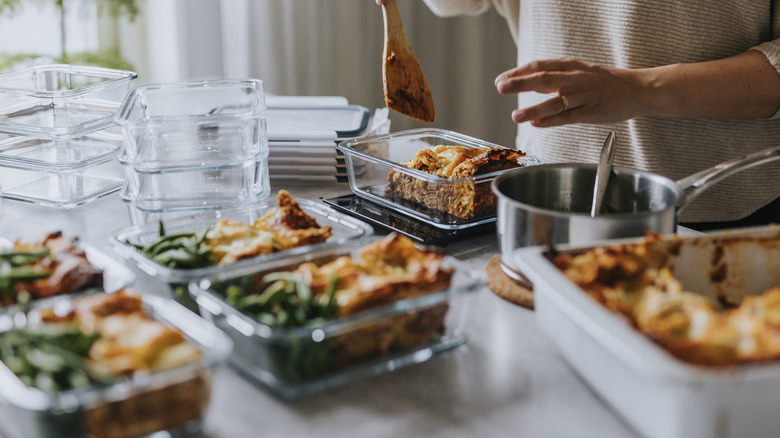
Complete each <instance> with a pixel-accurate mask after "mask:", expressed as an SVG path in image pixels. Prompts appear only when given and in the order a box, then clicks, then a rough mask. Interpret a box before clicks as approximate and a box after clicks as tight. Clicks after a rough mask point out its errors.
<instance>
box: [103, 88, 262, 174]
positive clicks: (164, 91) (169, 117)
mask: <svg viewBox="0 0 780 438" xmlns="http://www.w3.org/2000/svg"><path fill="white" fill-rule="evenodd" d="M265 116H266V106H265V95H264V91H263V83H262V81H259V80H253V79H252V80H215V81H202V82H182V83H168V84H153V85H146V86H141V87H137V88H135V89H133V90H132V91H131V92H130V93H129V94H128V95H127V97H126V98H125V100H124V101H123V102H122V107H121V108H120V110H119V111H118V112H117V114H116V117H115V119H114V120H115V121H116V123H117V124H118V125H120V126H121V127H122V132H123V135H124V138H125V150H124V151H123V160H124V161H125V162H128V163H131V164H132V165H133V167H134V168H135V169H136V170H138V171H146V172H153V171H163V170H165V169H169V168H179V167H195V166H218V165H233V164H236V163H244V162H247V161H251V160H254V159H256V158H259V157H262V156H267V155H268V134H267V128H266V118H265Z"/></svg>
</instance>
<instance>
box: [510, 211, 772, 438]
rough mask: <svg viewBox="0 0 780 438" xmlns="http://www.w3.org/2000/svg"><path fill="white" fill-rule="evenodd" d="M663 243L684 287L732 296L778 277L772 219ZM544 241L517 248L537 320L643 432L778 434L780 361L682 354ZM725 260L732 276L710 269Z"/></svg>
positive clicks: (669, 436)
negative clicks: (593, 287)
mask: <svg viewBox="0 0 780 438" xmlns="http://www.w3.org/2000/svg"><path fill="white" fill-rule="evenodd" d="M639 241H641V240H621V241H603V242H597V243H593V244H589V245H587V246H567V247H561V248H557V250H558V251H563V252H572V253H576V252H580V251H584V250H587V249H590V248H596V247H608V246H611V245H617V244H625V243H629V244H630V243H632V242H639ZM670 242H671V243H670ZM656 245H668V247H667V250H668V253H669V257H668V261H667V262H666V264H665V265H664V266H668V267H670V268H671V269H672V270H673V272H674V275H675V277H676V278H677V279H678V280H679V281H680V282H681V283H682V285H683V287H684V288H685V290H689V291H697V292H698V291H701V292H702V293H704V294H705V295H709V294H712V296H714V295H715V294H716V293H717V294H725V295H726V296H728V297H730V298H732V299H733V298H740V297H743V296H746V295H748V294H755V293H761V292H763V291H764V290H767V289H768V288H769V287H770V286H772V285H780V229H778V228H777V227H775V226H770V227H758V228H745V229H735V230H731V231H722V232H715V233H711V234H706V235H701V236H674V235H670V236H667V238H666V239H665V240H664V241H662V242H658V243H656ZM661 248H664V247H661ZM544 251H545V249H544V248H543V247H527V248H522V249H519V250H516V251H515V253H514V257H515V261H516V262H517V263H518V266H520V267H521V269H522V271H523V273H524V274H526V275H527V276H528V278H529V279H530V280H531V282H532V283H533V285H534V297H535V298H534V299H535V309H536V319H537V322H538V324H539V327H540V329H541V330H542V332H544V333H545V334H546V335H547V336H548V337H549V338H550V339H551V340H552V341H553V342H554V343H555V345H556V346H557V347H558V349H559V350H560V352H561V353H562V355H563V357H564V359H566V361H567V362H568V363H569V364H570V365H571V366H572V368H573V369H574V370H575V371H576V372H577V373H579V374H580V375H581V376H582V377H583V378H584V379H585V380H586V381H587V382H588V383H589V385H590V387H591V388H592V389H593V390H594V391H595V392H596V393H598V394H599V395H600V396H601V398H602V399H603V400H604V401H605V402H606V403H607V404H609V405H610V406H611V407H612V408H613V409H614V410H615V411H616V412H617V413H618V414H619V415H620V416H622V417H623V418H624V419H625V420H626V421H627V422H628V423H629V424H631V425H632V426H633V427H634V428H635V429H636V430H637V431H638V432H640V433H641V434H642V435H644V436H647V437H664V438H682V437H685V438H699V437H700V438H704V437H724V438H728V437H734V438H736V437H759V436H775V435H777V431H778V430H780V416H778V415H777V408H776V401H777V395H776V394H778V392H780V361H770V362H764V363H755V364H743V365H736V366H729V367H710V366H702V365H693V364H691V363H688V362H684V361H682V360H679V359H677V358H675V357H674V356H672V355H671V354H670V353H668V352H667V351H666V350H664V349H663V348H662V347H660V346H659V345H658V344H656V343H654V342H653V341H652V340H651V339H650V338H648V337H646V336H644V335H643V334H642V333H640V332H639V331H637V330H635V329H634V328H633V327H632V326H631V325H630V324H629V323H628V322H627V321H626V320H625V318H624V317H622V316H621V315H617V314H614V313H612V312H610V311H609V310H607V309H606V308H605V307H603V306H601V305H600V304H599V303H598V302H596V301H595V300H593V299H592V298H591V297H589V296H588V295H587V294H586V293H585V292H584V291H582V290H581V289H580V288H579V287H577V286H576V285H575V284H574V283H573V282H571V281H570V280H569V279H568V278H567V277H566V276H565V275H564V274H563V273H562V272H561V271H559V270H558V269H557V268H556V267H555V266H554V265H553V264H552V263H551V262H550V261H549V260H548V259H547V257H546V256H545V254H544ZM721 265H722V266H723V267H725V268H726V269H725V271H724V273H725V274H726V276H725V278H716V277H717V276H712V275H711V273H712V272H713V269H714V268H716V267H717V266H721ZM719 280H723V281H719ZM707 292H708V293H707Z"/></svg>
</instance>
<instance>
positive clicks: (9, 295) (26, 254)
mask: <svg viewBox="0 0 780 438" xmlns="http://www.w3.org/2000/svg"><path fill="white" fill-rule="evenodd" d="M49 254H50V253H49V249H48V248H44V247H42V248H36V249H34V250H31V251H15V250H12V251H8V252H0V307H2V306H3V305H4V304H14V303H16V302H18V301H19V296H18V293H17V290H16V289H17V288H16V285H17V284H18V283H23V282H28V281H34V280H39V279H42V278H48V277H50V276H51V272H49V271H41V270H39V269H35V268H34V265H35V264H36V263H37V262H38V261H39V260H41V259H43V258H44V257H47V256H48V255H49Z"/></svg>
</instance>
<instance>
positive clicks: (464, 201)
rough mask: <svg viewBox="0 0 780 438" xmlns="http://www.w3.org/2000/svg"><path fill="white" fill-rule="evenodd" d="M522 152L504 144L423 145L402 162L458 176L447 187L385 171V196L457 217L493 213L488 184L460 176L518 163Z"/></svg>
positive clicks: (495, 169) (422, 169)
mask: <svg viewBox="0 0 780 438" xmlns="http://www.w3.org/2000/svg"><path fill="white" fill-rule="evenodd" d="M524 156H525V152H521V151H517V150H514V149H506V148H498V147H496V148H490V149H477V148H469V147H466V146H461V145H437V146H433V147H431V148H428V149H422V150H420V151H419V152H417V154H416V155H415V156H414V158H412V159H411V160H410V161H407V162H404V163H401V164H403V165H404V166H406V167H409V168H412V169H417V170H421V171H423V172H426V173H430V174H432V175H435V176H438V177H441V178H449V179H454V180H459V181H457V182H454V183H453V184H451V185H448V186H446V188H439V187H429V183H428V182H427V181H425V180H421V179H417V178H414V177H413V176H409V175H406V174H403V173H400V172H396V171H390V173H389V174H388V175H387V179H388V184H387V190H386V193H387V195H388V196H390V197H393V198H398V199H401V200H403V201H410V202H413V203H417V204H420V205H422V206H425V207H427V208H432V209H435V210H439V211H441V212H442V213H447V214H451V215H453V216H455V217H457V218H459V219H463V220H469V219H473V218H475V217H481V216H485V215H490V214H495V212H496V197H495V196H494V195H493V193H492V191H491V190H490V186H485V185H484V184H476V183H475V182H474V181H472V180H468V179H466V180H463V179H464V178H471V177H474V176H477V175H484V174H488V173H492V172H498V171H501V170H508V169H513V168H515V167H520V166H521V164H520V162H519V160H520V159H521V158H522V157H524Z"/></svg>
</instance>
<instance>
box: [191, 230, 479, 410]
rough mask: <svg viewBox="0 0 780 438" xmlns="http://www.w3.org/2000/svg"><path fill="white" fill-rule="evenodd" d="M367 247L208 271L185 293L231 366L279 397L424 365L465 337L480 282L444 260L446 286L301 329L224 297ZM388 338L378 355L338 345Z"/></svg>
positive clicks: (450, 260) (354, 246)
mask: <svg viewBox="0 0 780 438" xmlns="http://www.w3.org/2000/svg"><path fill="white" fill-rule="evenodd" d="M366 244H367V241H366V240H361V241H352V242H349V243H346V244H344V245H337V246H330V247H320V248H317V249H312V250H310V251H309V252H307V253H304V254H300V253H299V254H289V255H288V256H286V257H284V258H281V259H277V260H274V261H273V262H268V263H264V264H262V265H259V264H254V265H250V266H243V267H238V268H235V269H229V270H226V271H224V272H218V273H214V274H212V275H209V276H208V277H206V278H204V279H202V280H200V281H193V282H190V294H191V295H192V296H193V297H194V298H195V300H196V302H197V304H198V307H199V308H200V312H201V314H202V315H203V316H204V318H206V319H207V320H209V321H211V322H213V323H214V324H215V325H216V326H217V327H219V328H221V329H222V330H224V332H225V333H227V334H228V335H229V336H230V337H231V338H232V339H233V342H234V343H235V345H236V350H235V352H234V354H233V355H232V356H231V359H230V360H231V363H232V364H233V365H235V366H236V367H237V368H238V369H239V370H241V371H242V373H243V374H244V375H246V376H248V377H249V378H250V379H251V380H252V381H254V382H256V383H258V384H260V385H261V386H263V387H265V388H267V389H268V390H269V391H270V392H271V393H273V394H274V395H276V396H279V397H282V398H294V397H299V396H302V395H305V394H309V393H312V392H315V391H321V390H324V389H327V388H330V387H333V386H336V385H340V384H344V383H347V382H350V381H353V380H356V379H359V378H364V377H367V376H371V375H376V374H380V373H384V372H388V371H391V370H394V369H397V368H399V367H403V366H407V365H411V364H416V363H420V362H424V361H427V360H429V359H430V358H432V357H434V356H436V355H437V354H439V353H442V352H445V351H448V350H450V349H453V348H455V347H457V346H459V345H462V344H463V343H464V342H466V338H467V322H468V321H467V317H468V315H467V313H468V310H469V307H470V299H471V298H472V297H473V295H474V294H473V293H474V292H475V291H477V290H478V289H479V288H480V287H481V286H482V285H483V284H484V279H483V278H482V275H481V273H480V272H479V271H474V270H472V269H467V268H465V267H464V266H462V265H461V264H460V263H459V262H458V261H457V260H455V259H453V258H450V257H447V258H446V259H445V266H447V267H452V268H454V274H453V276H452V279H451V282H450V287H449V288H446V289H443V290H439V291H437V292H433V293H430V294H427V295H421V296H417V297H413V298H406V299H400V300H398V301H395V302H392V303H389V304H384V305H381V306H379V307H374V308H370V309H366V310H362V311H359V312H357V313H354V314H351V315H349V316H346V317H342V318H337V319H333V320H328V321H325V322H319V323H314V324H312V325H306V326H302V327H296V328H279V327H273V326H269V325H266V324H263V323H261V322H259V321H258V320H257V319H255V318H254V317H252V316H250V315H248V314H246V313H243V312H242V311H240V310H237V309H236V308H235V307H233V306H231V305H230V304H229V303H228V302H227V301H226V298H225V296H226V295H225V294H226V291H227V289H228V288H229V287H232V286H235V285H239V286H241V287H249V286H248V285H251V284H253V283H254V282H257V281H260V279H261V278H262V277H263V276H265V275H266V274H269V273H273V272H281V271H290V270H294V269H295V268H296V267H297V266H299V265H301V264H302V263H306V262H314V263H317V264H319V263H323V262H327V261H330V260H333V259H335V258H336V257H339V256H345V255H349V256H353V257H356V256H357V255H358V253H359V251H360V249H361V248H363V247H364V246H365V245H366ZM440 318H441V319H440ZM437 321H440V322H437ZM432 325H435V329H434V330H432V327H431V326H432ZM398 330H400V331H398ZM393 335H399V338H398V339H397V340H396V341H395V342H393V343H392V346H391V348H389V350H388V351H387V354H384V353H382V352H380V351H379V350H381V348H378V349H377V350H374V349H372V348H370V347H367V350H365V351H362V352H361V353H358V354H355V352H354V351H352V352H351V353H346V351H347V350H350V348H349V347H347V348H346V349H344V348H343V346H345V345H351V346H353V347H354V346H360V347H359V348H363V347H365V346H367V345H374V346H376V345H386V344H388V343H390V342H391V341H390V340H389V338H388V336H393ZM412 339H414V340H412ZM403 340H406V341H408V343H405V342H404V341H403Z"/></svg>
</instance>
